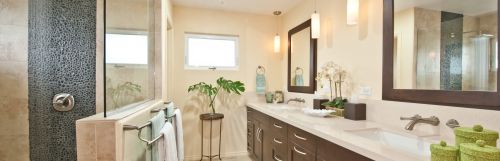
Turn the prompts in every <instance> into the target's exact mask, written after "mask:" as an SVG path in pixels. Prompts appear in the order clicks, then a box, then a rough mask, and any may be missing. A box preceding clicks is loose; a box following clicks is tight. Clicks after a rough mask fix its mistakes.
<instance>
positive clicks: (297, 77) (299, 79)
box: [295, 74, 304, 86]
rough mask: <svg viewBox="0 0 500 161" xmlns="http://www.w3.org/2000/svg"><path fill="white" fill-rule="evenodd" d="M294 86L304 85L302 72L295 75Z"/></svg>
mask: <svg viewBox="0 0 500 161" xmlns="http://www.w3.org/2000/svg"><path fill="white" fill-rule="evenodd" d="M295 86H304V76H302V74H297V75H295Z"/></svg>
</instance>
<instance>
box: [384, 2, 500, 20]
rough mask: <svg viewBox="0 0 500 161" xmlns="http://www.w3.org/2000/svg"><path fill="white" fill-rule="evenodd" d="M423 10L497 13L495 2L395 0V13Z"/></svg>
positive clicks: (469, 14)
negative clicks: (416, 9)
mask: <svg viewBox="0 0 500 161" xmlns="http://www.w3.org/2000/svg"><path fill="white" fill-rule="evenodd" d="M413 7H418V8H425V9H430V10H437V11H447V12H453V13H461V14H464V15H467V16H478V15H482V14H486V13H491V12H495V11H497V0H395V1H394V8H395V11H401V10H404V9H408V8H413Z"/></svg>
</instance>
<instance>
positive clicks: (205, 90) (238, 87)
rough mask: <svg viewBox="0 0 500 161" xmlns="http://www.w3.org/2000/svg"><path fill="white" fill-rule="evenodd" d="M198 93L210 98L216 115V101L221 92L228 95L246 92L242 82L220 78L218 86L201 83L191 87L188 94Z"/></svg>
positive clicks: (211, 106)
mask: <svg viewBox="0 0 500 161" xmlns="http://www.w3.org/2000/svg"><path fill="white" fill-rule="evenodd" d="M192 91H198V92H200V93H202V94H204V95H206V96H208V97H209V98H210V104H209V107H210V108H211V109H212V113H215V104H214V103H215V99H216V98H217V95H218V94H219V93H220V92H221V91H225V92H227V93H233V92H234V93H236V94H238V95H241V93H242V92H245V84H243V83H241V82H240V81H232V80H227V79H224V77H220V78H219V79H217V85H211V84H207V83H205V82H200V83H197V84H194V85H191V86H189V88H188V92H192Z"/></svg>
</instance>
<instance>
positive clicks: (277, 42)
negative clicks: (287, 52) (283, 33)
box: [273, 11, 281, 53]
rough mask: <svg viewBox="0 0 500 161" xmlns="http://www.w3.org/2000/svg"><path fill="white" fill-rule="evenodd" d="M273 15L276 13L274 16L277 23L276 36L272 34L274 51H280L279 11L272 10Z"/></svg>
mask: <svg viewBox="0 0 500 161" xmlns="http://www.w3.org/2000/svg"><path fill="white" fill-rule="evenodd" d="M273 14H274V15H276V17H278V18H277V19H278V23H277V25H276V26H277V27H276V36H274V53H280V49H281V38H280V35H279V31H280V30H279V29H280V22H279V16H280V15H281V11H274V12H273Z"/></svg>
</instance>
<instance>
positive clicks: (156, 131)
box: [149, 110, 165, 161]
mask: <svg viewBox="0 0 500 161" xmlns="http://www.w3.org/2000/svg"><path fill="white" fill-rule="evenodd" d="M149 121H151V139H154V138H157V137H158V136H160V135H161V129H162V128H163V126H164V125H165V112H164V111H163V110H161V111H160V112H159V113H158V114H157V115H156V116H154V117H153V118H151V120H149ZM158 152H159V151H158V145H157V144H156V143H155V144H154V145H153V148H152V157H151V160H152V161H160V159H159V153H158Z"/></svg>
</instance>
